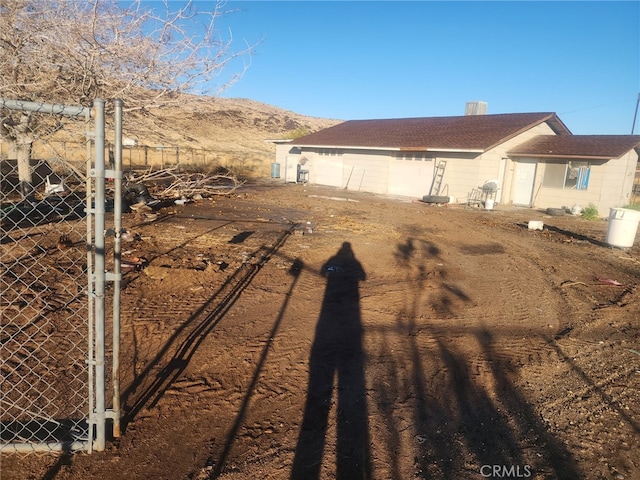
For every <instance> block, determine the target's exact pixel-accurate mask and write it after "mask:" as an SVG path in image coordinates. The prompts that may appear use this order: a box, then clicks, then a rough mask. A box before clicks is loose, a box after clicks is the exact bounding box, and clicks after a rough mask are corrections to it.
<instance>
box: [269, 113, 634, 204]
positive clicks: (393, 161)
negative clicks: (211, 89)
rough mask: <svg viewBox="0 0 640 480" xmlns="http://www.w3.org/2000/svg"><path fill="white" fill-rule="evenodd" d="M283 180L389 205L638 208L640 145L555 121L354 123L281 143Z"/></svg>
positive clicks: (525, 117)
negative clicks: (440, 199)
mask: <svg viewBox="0 0 640 480" xmlns="http://www.w3.org/2000/svg"><path fill="white" fill-rule="evenodd" d="M274 143H275V144H276V159H275V163H277V166H278V171H279V176H280V177H281V178H284V180H285V181H289V182H298V181H305V182H309V183H312V184H320V185H331V186H335V187H340V188H346V189H347V190H359V191H366V192H372V193H381V194H389V195H402V196H408V197H415V198H422V197H424V196H425V195H439V196H448V197H451V199H452V200H453V201H455V202H457V203H466V202H467V201H468V199H469V198H470V196H471V195H473V194H474V193H477V191H478V189H479V187H482V186H483V185H484V184H485V183H486V182H489V181H491V182H493V183H494V184H497V186H498V190H497V192H496V193H495V200H496V202H497V203H503V204H513V205H521V206H529V207H539V208H547V207H560V206H565V205H566V206H571V205H574V204H578V205H581V206H587V205H589V204H590V203H593V204H594V205H596V206H597V207H598V210H599V212H600V213H601V214H602V215H606V214H608V211H609V210H608V209H609V208H612V207H620V206H623V205H626V204H628V203H629V200H630V197H631V193H632V188H633V179H634V175H635V170H636V165H637V163H638V158H639V154H640V135H572V134H571V132H570V131H569V129H568V128H567V127H566V126H565V125H564V123H563V122H562V121H561V120H560V119H559V118H558V116H557V115H556V114H555V113H549V112H542V113H512V114H494V115H464V116H455V117H425V118H399V119H380V120H351V121H346V122H343V123H340V124H338V125H335V126H333V127H329V128H326V129H324V130H320V131H318V132H315V133H312V134H309V135H306V136H304V137H300V138H297V139H294V140H281V141H274Z"/></svg>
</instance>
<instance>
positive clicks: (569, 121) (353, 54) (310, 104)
mask: <svg viewBox="0 0 640 480" xmlns="http://www.w3.org/2000/svg"><path fill="white" fill-rule="evenodd" d="M199 3H200V5H199V8H201V9H204V8H205V7H206V6H207V5H206V4H207V3H210V2H205V1H201V2H199ZM227 7H228V8H231V9H237V11H236V12H234V13H232V14H230V15H225V16H224V17H222V19H221V20H220V21H219V23H218V26H219V28H221V29H227V28H228V29H230V30H231V32H232V33H233V38H234V42H237V47H238V48H240V47H242V46H243V42H245V41H246V42H247V43H249V44H253V43H255V42H258V41H260V40H261V43H260V44H259V45H258V47H257V49H256V53H255V54H254V55H253V57H252V59H251V66H250V68H249V70H248V71H247V72H246V74H245V75H244V77H243V78H242V79H241V80H239V81H238V82H237V83H236V84H235V85H233V86H232V87H230V88H229V89H228V90H226V91H225V92H224V93H223V94H222V96H225V97H243V98H250V99H252V100H257V101H260V102H264V103H268V104H271V105H274V106H277V107H281V108H285V109H287V110H291V111H294V112H296V113H300V114H304V115H310V116H315V117H325V118H335V119H341V120H353V119H363V118H399V117H422V116H449V115H462V114H464V109H465V104H466V102H467V101H475V100H481V101H485V102H487V103H488V113H512V112H542V111H544V112H547V111H551V112H556V113H557V114H558V115H559V116H560V118H561V119H562V120H563V121H564V123H565V124H566V125H567V126H568V127H569V129H570V130H571V131H572V132H573V133H574V134H629V133H631V127H632V123H633V118H634V110H635V106H636V101H637V99H638V94H639V93H640V2H637V1H624V2H612V1H602V2H597V1H590V2H577V1H570V2H538V1H523V2H506V1H498V2H485V1H471V2H463V1H448V2H430V1H409V2H402V1H373V2H371V1H353V2H345V1H329V2H315V1H284V2H278V1H258V2H244V1H229V2H228V3H227ZM639 122H640V120H639V121H638V122H636V128H635V133H636V134H638V133H640V125H639Z"/></svg>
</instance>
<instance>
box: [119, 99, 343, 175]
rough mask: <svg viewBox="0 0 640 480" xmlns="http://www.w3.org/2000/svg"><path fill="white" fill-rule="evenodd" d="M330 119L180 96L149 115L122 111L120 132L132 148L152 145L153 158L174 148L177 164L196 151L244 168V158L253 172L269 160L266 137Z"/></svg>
mask: <svg viewBox="0 0 640 480" xmlns="http://www.w3.org/2000/svg"><path fill="white" fill-rule="evenodd" d="M125 112H126V110H125ZM336 123H340V121H339V120H333V119H325V118H316V117H308V116H305V115H300V114H297V113H295V112H291V111H288V110H284V109H282V108H278V107H274V106H271V105H267V104H264V103H260V102H257V101H254V100H248V99H243V98H214V97H203V96H195V95H181V96H180V101H179V102H178V103H176V104H175V105H173V106H170V107H164V108H162V109H155V110H153V111H152V114H149V115H145V114H142V113H139V112H131V113H125V118H124V121H123V135H124V136H125V137H126V138H130V139H134V140H136V143H137V147H136V148H137V149H140V148H143V147H144V146H146V147H153V151H154V156H155V157H157V151H158V150H159V148H158V147H160V146H162V148H163V150H165V152H166V151H167V150H168V151H169V152H171V153H169V154H168V155H169V156H171V155H173V152H174V151H175V150H176V147H177V148H178V149H179V150H180V151H181V152H182V154H181V155H180V157H181V163H184V162H185V161H187V160H185V159H188V157H189V155H188V152H193V151H196V152H205V153H206V155H209V156H213V157H214V158H216V159H217V161H218V162H219V163H221V164H223V165H225V166H229V162H231V163H232V164H237V162H238V161H242V164H243V165H244V166H245V167H246V166H247V163H245V161H246V160H250V161H249V164H250V165H251V167H250V168H249V170H252V171H255V170H256V168H260V164H261V163H262V164H264V165H263V166H267V167H268V165H269V163H270V162H272V161H273V159H274V155H275V147H274V145H273V144H272V143H269V142H268V141H267V140H271V139H281V138H295V137H297V136H301V135H305V134H307V133H311V132H315V131H317V130H320V129H323V128H326V127H330V126H332V125H335V124H336ZM148 155H149V154H147V156H148ZM165 155H166V154H165ZM134 156H135V154H134ZM126 159H127V156H126V154H125V161H126ZM156 161H157V159H155V160H153V162H154V163H155V162H156ZM263 171H264V170H263Z"/></svg>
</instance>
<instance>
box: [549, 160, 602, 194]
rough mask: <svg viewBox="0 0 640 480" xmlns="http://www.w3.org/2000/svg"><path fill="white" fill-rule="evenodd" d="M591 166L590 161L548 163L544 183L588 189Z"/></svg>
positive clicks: (551, 186)
mask: <svg viewBox="0 0 640 480" xmlns="http://www.w3.org/2000/svg"><path fill="white" fill-rule="evenodd" d="M590 173H591V167H590V165H589V163H588V162H577V161H574V160H570V161H568V162H567V163H547V164H546V166H545V169H544V177H543V179H542V185H543V186H544V187H548V188H569V189H574V190H586V189H587V186H588V185H589V174H590Z"/></svg>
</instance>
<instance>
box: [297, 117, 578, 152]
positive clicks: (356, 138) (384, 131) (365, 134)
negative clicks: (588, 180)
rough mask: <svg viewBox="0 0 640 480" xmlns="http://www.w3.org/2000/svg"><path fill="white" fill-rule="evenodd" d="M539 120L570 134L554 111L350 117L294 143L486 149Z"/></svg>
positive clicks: (306, 144) (408, 148)
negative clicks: (378, 117) (359, 118)
mask: <svg viewBox="0 0 640 480" xmlns="http://www.w3.org/2000/svg"><path fill="white" fill-rule="evenodd" d="M542 122H548V123H549V125H550V126H551V127H552V128H553V130H554V131H555V132H556V133H557V134H558V135H570V134H571V132H569V129H568V128H567V127H566V126H565V125H564V124H563V123H562V121H561V120H560V119H559V118H558V117H557V116H556V114H555V113H508V114H498V115H470V116H459V117H423V118H395V119H383V120H350V121H347V122H344V123H341V124H339V125H335V126H333V127H329V128H325V129H324V130H320V131H318V132H315V133H312V134H309V135H306V136H304V137H300V138H297V139H295V140H293V142H291V144H292V145H297V146H316V147H361V148H363V147H364V148H367V147H368V148H390V149H400V150H437V149H443V150H472V151H485V150H488V149H490V148H492V147H494V146H496V145H499V144H500V143H503V142H505V141H506V140H508V139H510V138H513V137H514V136H516V135H518V134H519V133H522V132H524V131H526V130H528V129H529V128H532V127H534V126H536V125H538V124H540V123H542Z"/></svg>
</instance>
